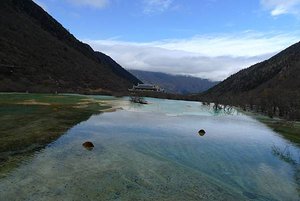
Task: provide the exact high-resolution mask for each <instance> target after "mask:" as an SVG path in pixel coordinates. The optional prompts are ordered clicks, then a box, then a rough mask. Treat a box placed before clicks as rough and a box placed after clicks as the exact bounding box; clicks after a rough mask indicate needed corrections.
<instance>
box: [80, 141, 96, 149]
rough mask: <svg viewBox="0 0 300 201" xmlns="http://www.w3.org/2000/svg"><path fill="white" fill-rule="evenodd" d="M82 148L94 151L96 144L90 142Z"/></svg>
mask: <svg viewBox="0 0 300 201" xmlns="http://www.w3.org/2000/svg"><path fill="white" fill-rule="evenodd" d="M82 146H83V147H84V148H86V149H87V150H92V149H93V148H94V144H93V143H92V142H89V141H87V142H85V143H83V144H82Z"/></svg>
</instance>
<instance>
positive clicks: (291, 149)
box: [0, 99, 300, 201]
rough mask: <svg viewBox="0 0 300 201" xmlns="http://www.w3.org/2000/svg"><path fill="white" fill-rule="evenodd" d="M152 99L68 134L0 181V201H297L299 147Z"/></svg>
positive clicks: (232, 120)
mask: <svg viewBox="0 0 300 201" xmlns="http://www.w3.org/2000/svg"><path fill="white" fill-rule="evenodd" d="M148 101H149V102H150V103H151V104H148V105H141V106H140V105H133V104H130V103H129V102H127V101H126V100H125V99H120V100H114V101H112V104H114V105H116V106H118V107H122V108H123V109H122V110H117V111H116V112H111V113H102V114H99V115H94V116H92V117H90V118H89V119H88V120H87V121H84V122H81V123H79V124H78V125H76V126H74V127H73V128H71V129H69V130H68V131H67V132H66V133H65V134H64V135H63V136H61V137H60V138H59V139H58V140H56V141H54V142H53V143H51V144H49V145H48V146H47V147H46V148H45V149H42V150H41V151H39V152H36V153H35V154H34V155H33V156H31V157H29V158H27V159H26V160H24V161H23V162H22V164H21V165H19V166H18V167H17V168H15V169H14V170H13V171H11V172H10V173H9V174H8V175H7V176H6V177H4V178H1V179H0V200H172V201H173V200H299V180H300V173H299V172H300V168H299V157H300V149H299V148H298V147H296V146H295V145H293V144H291V143H289V142H288V141H286V140H284V139H283V138H282V137H281V136H280V135H278V134H277V133H274V132H273V131H272V130H270V129H269V128H268V127H266V126H265V125H263V124H261V123H259V122H257V121H256V120H254V119H252V118H251V117H248V116H245V115H243V114H239V113H237V112H236V111H231V113H230V114H227V113H226V114H225V113H224V112H222V111H221V112H214V111H212V110H211V109H210V108H209V107H207V106H203V105H201V103H197V102H185V101H171V100H159V99H148ZM200 129H205V130H206V134H205V135H204V136H199V135H198V130H200ZM85 141H92V142H93V143H94V145H95V148H94V149H93V150H92V151H88V150H86V149H85V148H83V147H82V143H83V142H85Z"/></svg>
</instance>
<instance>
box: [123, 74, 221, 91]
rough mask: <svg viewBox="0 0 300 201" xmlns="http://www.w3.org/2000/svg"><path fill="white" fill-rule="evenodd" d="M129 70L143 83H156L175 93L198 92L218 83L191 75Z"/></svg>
mask: <svg viewBox="0 0 300 201" xmlns="http://www.w3.org/2000/svg"><path fill="white" fill-rule="evenodd" d="M129 71H130V72H131V73H132V74H133V75H135V76H136V77H137V78H139V79H140V80H141V81H143V82H144V83H149V84H156V85H158V86H160V87H161V88H163V89H165V91H167V92H169V93H175V94H191V93H200V92H203V91H206V90H207V89H209V88H211V87H213V86H214V85H216V84H217V83H218V82H213V81H210V80H207V79H201V78H197V77H191V76H183V75H171V74H166V73H160V72H149V71H140V70H129Z"/></svg>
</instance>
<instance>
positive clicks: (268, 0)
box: [260, 0, 300, 16]
mask: <svg viewBox="0 0 300 201" xmlns="http://www.w3.org/2000/svg"><path fill="white" fill-rule="evenodd" d="M260 2H261V4H262V5H263V7H264V8H266V9H267V10H269V11H270V13H271V15H272V16H279V15H284V14H292V15H296V16H300V0H260Z"/></svg>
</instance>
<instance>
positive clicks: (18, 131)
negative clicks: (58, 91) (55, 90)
mask: <svg viewBox="0 0 300 201" xmlns="http://www.w3.org/2000/svg"><path fill="white" fill-rule="evenodd" d="M109 108H110V106H109V105H107V103H106V102H105V101H103V100H100V99H97V98H92V97H87V96H79V95H51V94H19V93H1V94H0V177H1V176H4V175H5V174H6V173H7V172H9V171H10V170H11V169H12V168H14V167H16V166H17V165H18V164H19V163H20V162H21V161H22V160H23V159H24V157H30V156H31V155H32V154H33V153H34V152H35V151H38V150H40V149H42V148H44V147H45V146H47V145H48V144H49V143H51V142H53V141H55V140H56V139H58V138H59V137H60V136H61V135H63V134H64V133H66V132H67V131H68V129H70V128H72V127H73V126H74V125H76V124H78V123H80V122H82V121H85V120H87V119H88V118H89V117H90V116H91V115H93V114H99V113H101V112H102V111H104V110H106V109H109Z"/></svg>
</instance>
